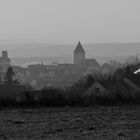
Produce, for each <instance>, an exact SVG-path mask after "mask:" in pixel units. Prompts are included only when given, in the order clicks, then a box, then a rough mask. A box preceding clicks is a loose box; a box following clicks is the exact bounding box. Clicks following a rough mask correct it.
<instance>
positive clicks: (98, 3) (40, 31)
mask: <svg viewBox="0 0 140 140" xmlns="http://www.w3.org/2000/svg"><path fill="white" fill-rule="evenodd" d="M139 6H140V0H0V44H6V43H25V42H26V43H28V42H34V43H35V42H37V43H42V42H43V43H54V44H73V43H76V42H78V41H79V40H80V41H81V42H83V43H104V42H140V16H139V14H140V8H139Z"/></svg>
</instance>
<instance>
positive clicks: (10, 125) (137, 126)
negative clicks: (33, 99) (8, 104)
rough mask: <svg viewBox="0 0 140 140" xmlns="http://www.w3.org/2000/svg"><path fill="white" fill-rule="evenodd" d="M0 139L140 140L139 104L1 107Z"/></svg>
mask: <svg viewBox="0 0 140 140" xmlns="http://www.w3.org/2000/svg"><path fill="white" fill-rule="evenodd" d="M2 139H9V140H12V139H13V140H32V139H33V140H40V139H42V140H93V139H95V140H96V139H97V140H115V139H116V140H118V139H122V140H125V139H126V140H129V139H132V140H135V139H136V140H139V139H140V106H119V107H118V106H114V107H102V106H95V107H87V108H70V107H63V108H38V109H10V108H9V109H2V110H1V111H0V140H2Z"/></svg>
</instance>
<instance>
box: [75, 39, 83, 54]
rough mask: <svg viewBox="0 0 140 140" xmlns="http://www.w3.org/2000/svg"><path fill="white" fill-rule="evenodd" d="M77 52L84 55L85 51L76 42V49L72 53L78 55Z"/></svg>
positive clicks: (79, 43)
mask: <svg viewBox="0 0 140 140" xmlns="http://www.w3.org/2000/svg"><path fill="white" fill-rule="evenodd" d="M79 52H83V53H85V50H84V48H83V46H82V45H81V42H80V41H79V42H78V44H77V46H76V48H75V50H74V53H79Z"/></svg>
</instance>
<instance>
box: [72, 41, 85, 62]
mask: <svg viewBox="0 0 140 140" xmlns="http://www.w3.org/2000/svg"><path fill="white" fill-rule="evenodd" d="M73 54H74V64H80V63H83V62H84V61H85V50H84V49H83V47H82V45H81V43H80V41H79V42H78V44H77V46H76V48H75V50H74V52H73Z"/></svg>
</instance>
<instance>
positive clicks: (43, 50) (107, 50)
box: [0, 42, 140, 65]
mask: <svg viewBox="0 0 140 140" xmlns="http://www.w3.org/2000/svg"><path fill="white" fill-rule="evenodd" d="M81 43H82V42H81ZM76 45H77V44H76V43H75V44H62V45H61V44H47V43H20V44H7V45H0V48H1V50H8V51H9V56H10V57H12V63H13V64H18V65H19V64H20V65H23V64H25V63H27V62H28V63H30V62H44V61H45V62H47V63H48V62H50V61H60V62H64V63H68V62H69V63H72V57H73V50H74V48H75V47H76ZM82 45H83V47H84V49H85V50H86V57H90V58H97V60H98V61H99V62H100V63H103V62H106V61H108V60H110V59H117V60H119V61H121V62H123V61H126V59H127V58H128V57H134V56H135V55H136V53H137V54H140V43H98V44H82Z"/></svg>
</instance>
